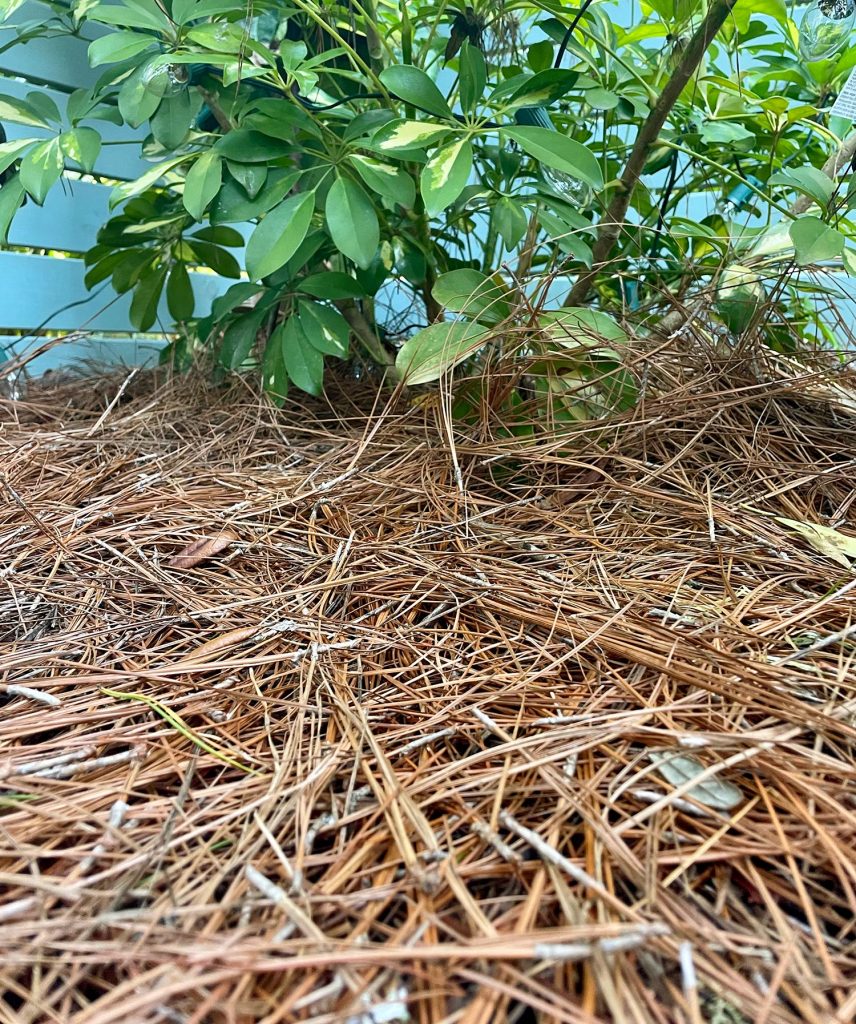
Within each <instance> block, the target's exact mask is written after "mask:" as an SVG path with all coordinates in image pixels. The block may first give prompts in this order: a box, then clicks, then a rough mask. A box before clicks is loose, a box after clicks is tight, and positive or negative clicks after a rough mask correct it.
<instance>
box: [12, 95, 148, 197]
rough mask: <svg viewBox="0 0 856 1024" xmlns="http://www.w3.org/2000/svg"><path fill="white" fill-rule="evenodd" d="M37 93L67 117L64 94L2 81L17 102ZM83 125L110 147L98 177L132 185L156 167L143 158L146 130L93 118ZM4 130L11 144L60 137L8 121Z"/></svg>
mask: <svg viewBox="0 0 856 1024" xmlns="http://www.w3.org/2000/svg"><path fill="white" fill-rule="evenodd" d="M34 90H36V91H39V92H44V93H45V94H46V95H47V96H50V98H51V99H52V100H53V101H54V102H55V103H56V105H57V106H58V107H59V109H60V113H62V114H64V113H65V102H66V97H65V96H64V95H63V94H62V93H59V92H55V91H54V90H52V89H45V88H44V87H42V86H37V85H32V84H30V83H29V82H13V81H10V80H5V81H4V80H3V79H0V93H3V94H4V95H6V96H14V97H15V98H16V99H20V100H22V99H25V98H26V96H27V93H30V92H33V91H34ZM82 123H83V124H87V125H90V126H91V127H93V128H94V129H95V130H96V131H97V132H98V134H99V135H100V136H101V138H102V139H103V140H104V142H106V143H108V145H105V146H102V147H101V152H100V153H99V154H98V160H97V161H96V163H95V173H96V174H102V175H103V176H104V177H105V178H117V179H119V180H121V181H129V180H131V179H132V178H138V177H139V176H140V175H141V174H145V172H146V171H149V170H151V168H152V164H150V163H148V162H147V161H146V160H143V159H142V158H141V157H140V143H141V142H142V140H143V139H144V138H145V137H146V131H145V130H144V129H142V128H140V129H137V130H134V129H131V128H128V127H127V125H117V124H111V123H110V122H109V121H99V120H94V119H89V118H87V119H84V121H83V122H82ZM3 126H4V128H5V129H6V137H7V138H8V139H9V140H10V141H11V140H12V139H47V138H50V137H52V136H53V135H55V134H56V133H55V132H51V131H47V130H46V129H44V128H32V127H30V125H26V124H13V123H12V122H11V121H5V122H4V125H3ZM117 143H121V145H117ZM70 166H73V165H70Z"/></svg>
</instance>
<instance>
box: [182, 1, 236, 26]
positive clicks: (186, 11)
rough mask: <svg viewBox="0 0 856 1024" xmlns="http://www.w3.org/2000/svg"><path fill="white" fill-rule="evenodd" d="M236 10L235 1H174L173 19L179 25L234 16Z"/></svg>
mask: <svg viewBox="0 0 856 1024" xmlns="http://www.w3.org/2000/svg"><path fill="white" fill-rule="evenodd" d="M234 10H235V3H234V0H172V19H173V21H174V22H175V23H176V24H177V25H186V24H187V23H188V22H189V21H197V20H198V19H199V18H211V17H214V15H217V14H232V13H233V12H234Z"/></svg>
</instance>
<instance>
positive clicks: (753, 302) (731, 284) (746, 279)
mask: <svg viewBox="0 0 856 1024" xmlns="http://www.w3.org/2000/svg"><path fill="white" fill-rule="evenodd" d="M765 299H766V292H765V290H764V285H763V284H762V282H761V278H760V276H759V274H758V272H757V271H754V270H752V269H751V268H750V267H745V266H742V265H740V264H738V263H734V264H732V265H731V266H730V267H728V268H727V269H726V270H725V271H724V272H723V274H722V277H721V279H720V282H719V287H718V288H717V291H716V311H717V313H719V315H720V316H721V317H722V319H723V320H724V321H725V323H726V325H727V326H728V329H729V330H730V331H731V332H732V333H733V334H738V335H739V334H742V333H743V332H744V331H745V330H746V328H747V327H749V325H750V324H751V323H752V320H753V319H754V317H755V315H756V314H757V313H758V311H759V310H760V309H761V306H762V305H763V304H764V300H765Z"/></svg>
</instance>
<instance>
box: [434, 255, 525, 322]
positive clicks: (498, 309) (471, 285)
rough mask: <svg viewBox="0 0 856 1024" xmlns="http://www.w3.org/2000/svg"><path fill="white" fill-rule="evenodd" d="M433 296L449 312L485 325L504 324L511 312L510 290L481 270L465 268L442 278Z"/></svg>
mask: <svg viewBox="0 0 856 1024" xmlns="http://www.w3.org/2000/svg"><path fill="white" fill-rule="evenodd" d="M431 294H432V295H433V296H434V298H435V299H436V300H437V301H438V302H439V303H440V304H441V305H443V306H445V307H446V309H450V310H452V312H454V313H463V314H464V315H465V316H467V317H469V318H470V319H473V320H476V319H481V320H484V321H485V322H486V323H496V322H497V321H498V320H504V319H505V317H507V316H508V314H509V312H510V307H509V304H508V298H509V296H508V290H507V288H506V287H505V286H504V284H503V283H502V282H498V281H496V280H495V279H494V278H491V277H487V276H485V275H484V274H483V273H481V271H479V270H471V269H469V268H466V269H462V270H450V271H449V272H448V273H446V274H441V275H440V276H439V277H438V278H437V281H436V283H435V284H434V288H433V290H432V292H431Z"/></svg>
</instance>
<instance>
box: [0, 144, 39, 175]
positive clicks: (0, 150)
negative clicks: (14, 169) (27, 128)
mask: <svg viewBox="0 0 856 1024" xmlns="http://www.w3.org/2000/svg"><path fill="white" fill-rule="evenodd" d="M38 141H39V140H38V139H15V140H14V141H12V142H0V174H2V173H3V171H5V170H6V169H7V168H9V167H11V166H12V164H13V163H14V162H15V161H16V160H17V159H18V157H19V156H20V155H21V153H23V152H24V150H25V149H29V147H30V146H32V145H33V143H36V142H38Z"/></svg>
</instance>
